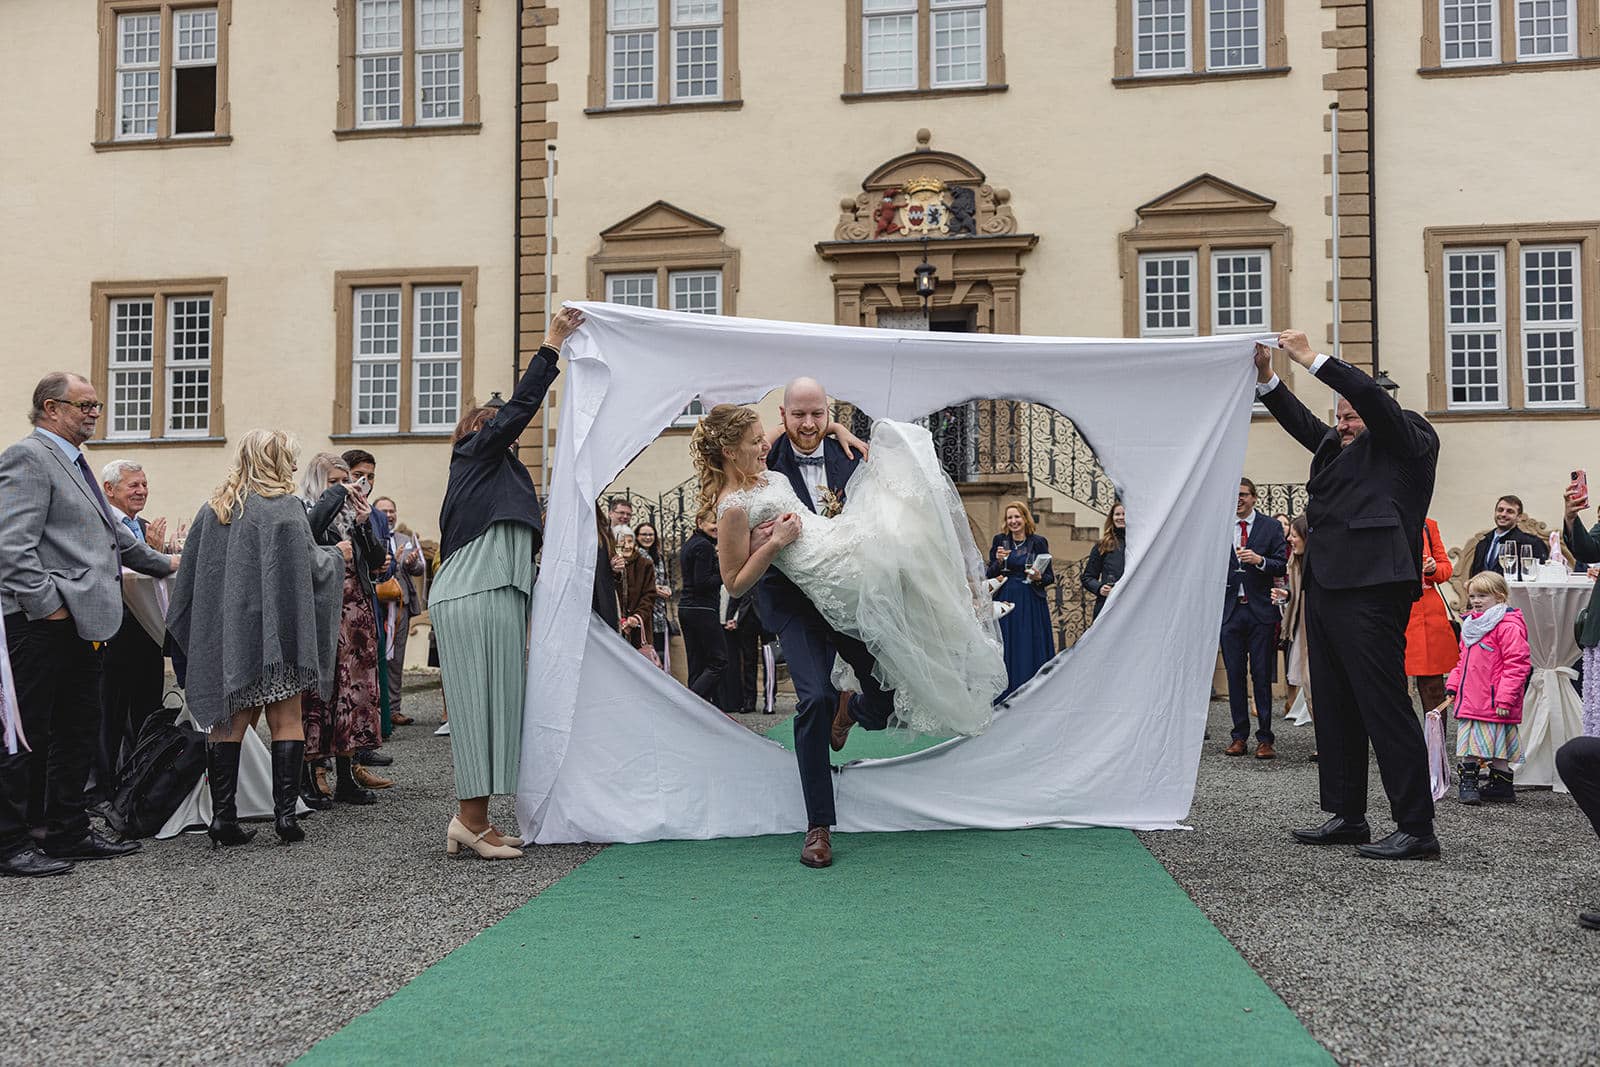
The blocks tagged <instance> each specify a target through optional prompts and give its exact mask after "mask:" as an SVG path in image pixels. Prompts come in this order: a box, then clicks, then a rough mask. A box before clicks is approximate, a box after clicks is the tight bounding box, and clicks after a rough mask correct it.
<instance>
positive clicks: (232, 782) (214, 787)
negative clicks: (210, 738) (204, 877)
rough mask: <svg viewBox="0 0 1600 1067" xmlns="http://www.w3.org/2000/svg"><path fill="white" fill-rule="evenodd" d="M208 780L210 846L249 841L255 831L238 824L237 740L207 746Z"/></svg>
mask: <svg viewBox="0 0 1600 1067" xmlns="http://www.w3.org/2000/svg"><path fill="white" fill-rule="evenodd" d="M206 780H207V782H208V783H209V784H210V786H211V825H210V826H208V827H207V828H206V835H207V836H209V837H210V838H211V847H212V848H214V849H215V848H221V847H222V846H224V845H243V844H246V843H247V842H249V840H250V839H251V838H253V837H255V836H256V832H255V831H254V830H246V829H245V828H244V827H242V826H240V825H239V808H238V804H237V798H238V793H239V742H238V741H214V742H212V743H211V744H208V745H207V746H206Z"/></svg>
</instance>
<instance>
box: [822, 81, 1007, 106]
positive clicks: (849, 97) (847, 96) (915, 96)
mask: <svg viewBox="0 0 1600 1067" xmlns="http://www.w3.org/2000/svg"><path fill="white" fill-rule="evenodd" d="M1010 88H1011V86H1010V85H1007V84H1006V83H1004V82H1000V83H998V84H995V85H961V86H956V87H954V88H950V89H890V90H889V91H887V92H881V93H840V94H839V99H840V100H843V101H844V102H845V103H847V104H864V103H866V102H867V101H868V100H922V99H924V98H926V97H930V96H934V97H937V96H981V95H982V94H984V93H1003V92H1005V91H1006V90H1008V89H1010Z"/></svg>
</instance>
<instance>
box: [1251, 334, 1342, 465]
mask: <svg viewBox="0 0 1600 1067" xmlns="http://www.w3.org/2000/svg"><path fill="white" fill-rule="evenodd" d="M1255 361H1256V395H1257V396H1258V397H1259V398H1260V399H1261V402H1262V403H1263V404H1265V405H1266V406H1267V410H1268V411H1270V412H1272V417H1273V418H1275V419H1277V420H1278V425H1279V426H1282V427H1283V428H1284V430H1286V431H1287V432H1288V434H1289V436H1290V437H1293V438H1294V439H1295V440H1296V441H1299V442H1300V443H1301V444H1302V445H1304V446H1305V448H1306V451H1308V452H1315V451H1316V450H1317V449H1318V448H1321V447H1322V442H1323V441H1325V440H1327V438H1328V434H1329V433H1330V432H1332V430H1333V427H1331V426H1329V425H1328V424H1327V423H1325V422H1323V421H1322V420H1321V419H1319V418H1317V417H1316V416H1315V415H1313V414H1311V409H1309V408H1307V407H1306V406H1305V405H1304V404H1302V403H1301V402H1300V398H1299V397H1297V396H1295V395H1294V394H1293V393H1291V392H1290V391H1289V387H1288V386H1286V385H1284V384H1283V382H1282V380H1281V379H1279V377H1278V375H1277V374H1276V373H1274V372H1273V369H1272V351H1271V350H1270V349H1269V348H1267V347H1266V346H1265V345H1256V350H1255Z"/></svg>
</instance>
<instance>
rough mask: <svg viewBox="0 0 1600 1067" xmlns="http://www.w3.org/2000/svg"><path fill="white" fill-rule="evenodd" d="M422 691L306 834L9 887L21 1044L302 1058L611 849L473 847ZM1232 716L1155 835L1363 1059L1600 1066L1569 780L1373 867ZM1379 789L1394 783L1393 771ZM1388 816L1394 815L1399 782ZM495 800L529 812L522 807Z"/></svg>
mask: <svg viewBox="0 0 1600 1067" xmlns="http://www.w3.org/2000/svg"><path fill="white" fill-rule="evenodd" d="M779 707H780V709H782V710H783V713H784V714H787V713H788V712H789V710H790V709H792V707H793V704H792V697H789V696H787V695H785V696H780V699H779ZM406 710H407V711H408V713H410V714H412V715H415V716H416V717H417V720H418V721H417V724H416V725H414V726H410V727H402V728H401V729H400V730H398V731H397V732H396V736H395V738H394V739H393V740H392V741H391V742H390V745H389V750H390V751H391V752H392V754H393V755H394V757H395V766H394V767H393V768H390V770H391V771H393V772H394V773H393V775H391V776H392V777H394V778H395V779H396V780H397V782H398V783H399V784H398V785H397V786H396V787H395V788H394V789H391V790H387V791H386V792H385V793H384V794H383V795H382V800H381V802H380V803H379V804H378V805H376V806H373V807H370V808H347V807H340V808H336V809H335V810H334V811H332V812H329V813H327V814H319V815H317V816H315V817H313V818H311V819H308V820H307V821H306V824H305V825H306V829H307V839H306V841H305V842H304V843H303V844H302V845H297V846H295V847H293V848H280V847H278V846H277V845H276V844H274V843H273V841H274V840H275V839H273V838H272V835H271V830H270V827H263V829H262V833H261V835H260V836H258V837H257V839H256V841H255V842H253V843H252V844H251V845H248V846H246V847H244V848H240V849H234V850H229V851H223V852H217V853H212V852H211V851H210V849H209V847H208V842H207V841H206V840H205V838H204V837H185V838H180V839H179V840H177V841H169V842H154V841H152V842H147V843H146V845H145V849H144V851H143V852H141V853H139V854H137V855H135V856H131V857H128V858H127V859H123V860H117V861H113V862H109V863H99V864H85V865H82V866H81V867H80V868H79V869H78V870H77V871H76V872H74V873H73V874H72V875H70V876H68V877H65V878H56V879H45V880H40V881H21V880H13V879H7V880H4V881H0V927H3V928H4V929H5V930H6V931H7V943H6V950H5V952H4V957H3V959H0V989H5V990H7V992H8V994H10V995H11V996H12V998H13V1002H12V1003H11V1004H10V1005H8V1007H10V1008H11V1011H10V1013H9V1014H10V1015H11V1017H13V1018H17V1019H22V1020H31V1021H32V1022H31V1024H29V1025H25V1026H21V1027H13V1028H11V1030H10V1033H9V1040H8V1043H7V1044H6V1045H5V1046H3V1047H0V1063H7V1064H9V1063H28V1064H34V1063H47V1062H49V1063H73V1062H118V1063H126V1062H161V1063H198V1062H202V1061H206V1062H215V1061H217V1060H219V1059H224V1060H226V1061H227V1062H233V1063H248V1064H255V1063H270V1064H276V1063H283V1062H286V1061H288V1060H290V1059H292V1058H294V1057H295V1056H297V1055H299V1054H300V1053H301V1052H303V1051H305V1050H306V1049H307V1048H309V1047H310V1046H311V1045H312V1044H313V1043H314V1042H315V1041H316V1040H317V1039H319V1038H321V1037H322V1036H324V1035H326V1034H329V1033H332V1032H333V1031H335V1030H337V1029H338V1028H339V1027H340V1026H342V1025H343V1024H344V1023H345V1022H347V1021H348V1020H350V1019H351V1018H353V1017H354V1016H356V1015H358V1014H360V1013H361V1012H363V1011H366V1010H367V1009H368V1008H370V1007H372V1006H373V1005H375V1004H377V1003H378V1002H379V1001H381V1000H383V999H385V998H386V997H388V996H389V995H390V994H392V993H393V992H394V991H395V990H397V989H399V988H400V987H401V986H402V985H404V984H405V983H406V982H408V981H409V980H410V979H411V978H413V977H414V976H416V975H417V974H419V973H420V972H421V971H422V970H424V969H425V968H427V967H428V966H429V965H431V964H432V963H434V962H436V961H437V960H439V959H440V958H441V957H443V956H445V955H446V954H447V953H449V952H450V951H451V950H453V949H455V948H456V947H457V946H459V945H461V944H463V943H465V942H466V941H468V940H470V939H471V938H472V937H473V936H475V935H476V934H477V933H478V931H480V930H482V929H484V928H485V927H487V926H489V925H490V924H492V923H494V922H496V921H498V920H499V919H500V918H502V917H503V916H505V915H506V914H507V913H508V912H510V911H511V910H512V909H514V908H516V907H517V906H519V905H520V904H522V903H524V902H525V901H527V900H529V899H530V898H531V897H533V896H535V895H537V894H538V893H539V892H540V891H542V890H543V889H544V888H545V887H546V886H548V885H550V884H551V883H553V882H554V881H555V880H556V879H558V878H560V877H562V876H563V875H565V874H567V873H569V872H570V871H572V870H573V869H574V868H576V867H577V866H578V865H579V864H580V863H582V862H583V861H584V860H586V859H588V858H589V857H590V856H593V855H594V854H595V853H596V852H598V851H599V848H598V846H571V845H567V846H547V847H541V848H536V849H530V850H529V852H528V854H527V855H526V856H525V857H524V858H523V859H522V860H521V861H517V862H516V863H515V864H509V863H508V864H493V865H491V864H488V863H484V862H481V861H478V860H477V859H475V858H464V859H461V860H459V861H454V862H453V861H449V860H447V859H446V858H445V856H444V852H443V837H444V827H445V823H446V822H447V821H448V818H449V814H450V811H451V809H452V804H453V791H452V788H451V777H450V754H449V746H448V744H447V743H446V742H445V741H444V740H443V739H440V738H434V737H432V736H431V734H432V730H433V727H434V726H435V725H437V723H438V721H439V711H440V700H439V693H438V690H437V689H426V690H422V691H419V692H415V693H411V692H408V694H407V699H406ZM740 721H741V722H743V723H744V724H745V725H746V726H749V727H751V728H752V729H757V730H765V729H769V728H770V727H771V726H772V725H773V724H774V723H775V722H778V721H781V716H763V715H754V716H741V717H740ZM1227 734H1228V717H1227V709H1226V706H1225V705H1222V704H1214V705H1213V706H1212V708H1211V735H1212V738H1213V740H1212V741H1210V742H1208V743H1207V745H1206V750H1205V754H1204V756H1203V758H1202V760H1201V765H1200V779H1199V787H1198V789H1197V792H1196V796H1195V803H1194V811H1193V813H1192V815H1191V817H1190V820H1189V822H1190V824H1191V825H1192V826H1193V827H1194V830H1193V831H1191V832H1187V833H1153V834H1141V835H1140V836H1141V838H1142V839H1143V840H1144V842H1145V844H1146V846H1147V847H1148V848H1149V849H1150V851H1151V852H1152V853H1153V854H1154V855H1155V856H1156V858H1157V859H1159V860H1160V861H1161V862H1162V863H1163V864H1164V865H1165V866H1166V867H1167V869H1168V870H1169V871H1171V872H1172V874H1173V876H1174V877H1175V878H1176V879H1177V880H1178V882H1179V884H1181V885H1182V886H1183V887H1184V889H1185V890H1186V891H1187V892H1188V893H1189V895H1190V896H1191V897H1193V898H1194V900H1195V901H1196V902H1197V903H1198V904H1199V906H1200V907H1201V908H1202V910H1204V911H1205V913H1206V915H1207V916H1208V917H1209V918H1210V919H1211V921H1212V922H1214V923H1215V924H1216V925H1217V927H1218V928H1219V929H1220V930H1221V931H1222V932H1223V934H1225V935H1226V936H1227V937H1228V939H1229V940H1230V941H1232V942H1233V943H1234V944H1235V945H1236V946H1237V947H1238V948H1239V951H1240V952H1242V953H1243V954H1244V956H1245V958H1246V959H1248V960H1249V961H1250V963H1251V965H1252V966H1253V967H1255V969H1256V970H1257V971H1258V972H1259V973H1260V974H1261V975H1262V977H1263V978H1265V979H1266V981H1267V982H1268V983H1269V984H1270V985H1271V986H1272V987H1273V988H1274V989H1275V990H1276V991H1277V992H1278V993H1279V995H1280V996H1282V997H1283V998H1284V1000H1285V1001H1286V1002H1287V1003H1288V1005H1289V1006H1290V1008H1292V1009H1293V1010H1294V1011H1295V1012H1296V1014H1298V1015H1299V1017H1300V1018H1301V1019H1302V1020H1303V1021H1304V1022H1305V1024H1306V1025H1307V1027H1308V1028H1309V1029H1310V1030H1311V1032H1312V1034H1313V1035H1314V1036H1315V1037H1316V1038H1317V1039H1318V1040H1319V1041H1321V1042H1322V1043H1323V1044H1324V1045H1326V1046H1327V1047H1328V1048H1329V1049H1330V1050H1331V1051H1332V1053H1333V1054H1334V1056H1335V1057H1337V1058H1338V1059H1339V1061H1340V1062H1341V1063H1347V1064H1362V1065H1369V1064H1371V1065H1376V1064H1411V1063H1417V1062H1427V1061H1432V1062H1435V1063H1440V1064H1455V1063H1461V1064H1466V1063H1473V1064H1479V1063H1484V1062H1510V1061H1512V1060H1520V1061H1524V1062H1534V1063H1564V1064H1565V1063H1595V1062H1600V1042H1597V1040H1596V1036H1595V1022H1594V1020H1595V1010H1596V1004H1597V998H1596V994H1595V976H1596V974H1600V934H1594V933H1592V932H1588V931H1583V930H1581V929H1579V928H1578V927H1577V925H1576V923H1575V921H1574V913H1575V912H1576V911H1577V910H1578V909H1579V908H1580V907H1594V906H1600V849H1597V847H1596V841H1595V838H1594V835H1593V833H1591V832H1590V830H1589V828H1588V825H1587V823H1586V822H1584V820H1583V818H1582V816H1581V815H1580V814H1579V813H1578V811H1577V809H1576V807H1575V806H1574V805H1573V804H1572V802H1571V800H1570V799H1569V798H1568V797H1566V796H1556V795H1554V794H1551V793H1549V792H1547V791H1531V792H1524V793H1523V794H1522V795H1521V797H1520V799H1519V802H1518V804H1517V805H1516V806H1515V807H1513V808H1503V807H1500V808H1489V807H1484V808H1478V809H1466V808H1462V807H1461V806H1459V805H1457V804H1455V803H1454V802H1453V801H1449V800H1447V801H1445V802H1444V804H1442V805H1441V812H1440V818H1439V833H1440V837H1441V839H1442V841H1443V843H1444V849H1445V859H1444V862H1442V863H1405V864H1385V863H1379V862H1375V861H1368V860H1362V859H1360V858H1359V857H1357V856H1355V855H1354V853H1353V850H1347V849H1342V848H1341V849H1313V848H1308V847H1305V846H1301V845H1297V844H1295V843H1294V842H1292V841H1291V840H1290V839H1289V837H1288V833H1287V831H1288V828H1289V827H1291V826H1301V825H1313V824H1315V823H1316V822H1318V821H1320V818H1321V816H1320V815H1319V813H1318V812H1317V810H1316V768H1315V766H1313V765H1312V764H1310V763H1308V762H1306V759H1305V757H1306V755H1307V754H1308V753H1309V751H1310V745H1311V732H1310V729H1309V728H1307V729H1303V730H1297V729H1294V728H1285V729H1284V730H1283V731H1282V732H1280V734H1279V750H1280V752H1281V753H1282V756H1280V758H1279V759H1278V760H1276V761H1273V762H1270V763H1265V762H1257V761H1256V760H1254V759H1243V760H1239V759H1228V758H1226V757H1224V756H1223V755H1222V754H1221V750H1222V746H1223V744H1224V743H1225V742H1226V737H1227ZM1219 738H1220V739H1222V740H1220V741H1219V740H1217V739H1219ZM1372 782H1373V785H1372V788H1373V790H1374V795H1375V796H1377V795H1378V785H1377V771H1376V768H1374V770H1373V774H1372ZM1373 814H1374V817H1375V824H1376V829H1378V831H1379V832H1380V833H1382V832H1386V831H1387V829H1388V824H1387V822H1386V816H1387V811H1386V807H1385V805H1383V804H1382V802H1381V800H1380V801H1379V802H1377V803H1375V805H1374V811H1373ZM493 815H494V817H495V819H496V821H497V823H498V824H499V825H500V826H501V827H502V828H509V827H510V826H511V824H512V823H513V821H514V820H513V817H512V814H511V805H510V802H509V800H498V801H496V804H495V807H494V809H493ZM1501 901H1508V903H1501ZM1485 1003H1487V1004H1488V1005H1490V1006H1491V1008H1492V1011H1488V1012H1486V1011H1484V1010H1483V1008H1482V1005H1484V1004H1485ZM45 1020H49V1022H48V1023H46V1022H45Z"/></svg>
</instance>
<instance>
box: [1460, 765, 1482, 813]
mask: <svg viewBox="0 0 1600 1067" xmlns="http://www.w3.org/2000/svg"><path fill="white" fill-rule="evenodd" d="M1460 769H1461V791H1460V792H1459V793H1458V794H1457V795H1458V796H1459V797H1460V798H1461V803H1463V804H1469V805H1471V806H1473V807H1477V806H1478V805H1479V804H1480V803H1482V802H1483V801H1482V795H1481V794H1480V793H1479V791H1478V761H1477V760H1470V759H1469V760H1462V761H1461V768H1460Z"/></svg>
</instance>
